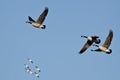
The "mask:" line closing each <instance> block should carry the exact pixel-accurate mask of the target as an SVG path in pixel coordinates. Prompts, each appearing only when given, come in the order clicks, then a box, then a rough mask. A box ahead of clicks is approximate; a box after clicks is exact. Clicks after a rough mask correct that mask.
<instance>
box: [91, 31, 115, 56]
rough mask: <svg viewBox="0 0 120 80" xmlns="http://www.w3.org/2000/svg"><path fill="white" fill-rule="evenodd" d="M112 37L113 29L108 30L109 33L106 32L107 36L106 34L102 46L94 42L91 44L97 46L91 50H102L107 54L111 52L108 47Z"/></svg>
mask: <svg viewBox="0 0 120 80" xmlns="http://www.w3.org/2000/svg"><path fill="white" fill-rule="evenodd" d="M112 38H113V31H112V30H110V31H109V34H108V36H107V38H106V40H105V42H104V44H103V45H102V46H98V45H96V44H94V45H93V46H96V47H98V49H96V50H91V51H97V52H101V51H102V52H105V53H107V54H111V52H112V50H111V49H108V48H109V46H110V44H111V41H112Z"/></svg>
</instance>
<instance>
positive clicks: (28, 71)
mask: <svg viewBox="0 0 120 80" xmlns="http://www.w3.org/2000/svg"><path fill="white" fill-rule="evenodd" d="M25 70H26V72H27V73H28V74H33V72H32V70H31V69H26V68H25Z"/></svg>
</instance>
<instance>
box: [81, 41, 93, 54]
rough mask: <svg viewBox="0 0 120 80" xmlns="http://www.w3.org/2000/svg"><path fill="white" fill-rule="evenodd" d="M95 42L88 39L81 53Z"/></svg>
mask: <svg viewBox="0 0 120 80" xmlns="http://www.w3.org/2000/svg"><path fill="white" fill-rule="evenodd" d="M92 44H93V41H90V40H88V41H87V42H86V43H85V45H84V46H83V48H82V49H81V50H80V52H79V53H80V54H82V53H83V52H84V51H86V50H87V49H88V48H89V47H90V46H91V45H92Z"/></svg>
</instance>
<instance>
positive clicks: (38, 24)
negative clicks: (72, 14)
mask: <svg viewBox="0 0 120 80" xmlns="http://www.w3.org/2000/svg"><path fill="white" fill-rule="evenodd" d="M47 14H48V8H47V7H46V8H45V10H44V11H43V12H42V14H41V15H40V16H39V18H38V19H37V21H35V20H33V19H32V18H31V17H30V16H28V19H29V21H26V23H30V24H32V26H34V27H36V28H41V29H45V28H46V25H43V24H42V23H43V22H44V20H45V18H46V16H47Z"/></svg>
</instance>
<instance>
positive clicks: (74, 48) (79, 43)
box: [0, 0, 120, 80]
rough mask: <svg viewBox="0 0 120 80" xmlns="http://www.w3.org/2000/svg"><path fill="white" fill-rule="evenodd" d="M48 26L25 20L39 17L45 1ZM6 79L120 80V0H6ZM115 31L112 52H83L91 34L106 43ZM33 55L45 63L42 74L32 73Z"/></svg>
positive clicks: (2, 57)
mask: <svg viewBox="0 0 120 80" xmlns="http://www.w3.org/2000/svg"><path fill="white" fill-rule="evenodd" d="M46 6H47V7H48V8H49V13H48V15H47V17H46V20H45V21H44V24H46V29H45V30H42V29H37V28H34V27H32V26H31V25H30V24H26V23H25V22H26V21H27V20H28V16H31V17H32V18H33V19H37V18H38V16H39V15H40V14H41V12H42V11H43V10H44V8H45V7H46ZM0 10H1V11H0V12H1V13H0V14H1V15H0V18H1V19H0V25H1V27H0V28H1V29H0V36H1V38H0V39H1V40H0V44H1V45H0V63H1V67H0V71H1V73H0V75H1V77H0V79H1V80H8V79H9V80H119V79H120V76H119V74H120V69H119V68H120V63H119V61H120V53H119V52H120V51H119V43H118V42H119V41H120V37H119V34H120V1H119V0H57V1H56V0H51V1H50V0H49V1H48V0H1V1H0ZM110 29H112V30H113V32H114V36H113V41H112V44H111V46H110V48H111V49H112V50H113V52H112V54H110V55H107V54H105V53H103V52H101V53H98V52H91V51H90V50H91V49H96V47H90V48H89V49H88V50H87V51H86V52H85V53H84V54H82V55H79V54H78V52H79V50H80V49H81V48H82V47H83V45H84V43H85V42H86V39H83V38H80V36H81V35H98V36H99V37H100V39H101V40H102V42H101V44H100V45H102V43H104V40H105V39H106V37H107V35H108V33H109V30H110ZM27 58H32V59H33V61H34V62H35V64H37V65H39V66H40V67H41V73H40V78H39V79H38V78H36V77H34V76H31V75H28V74H27V73H26V72H25V70H24V66H23V64H24V63H26V59H27Z"/></svg>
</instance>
